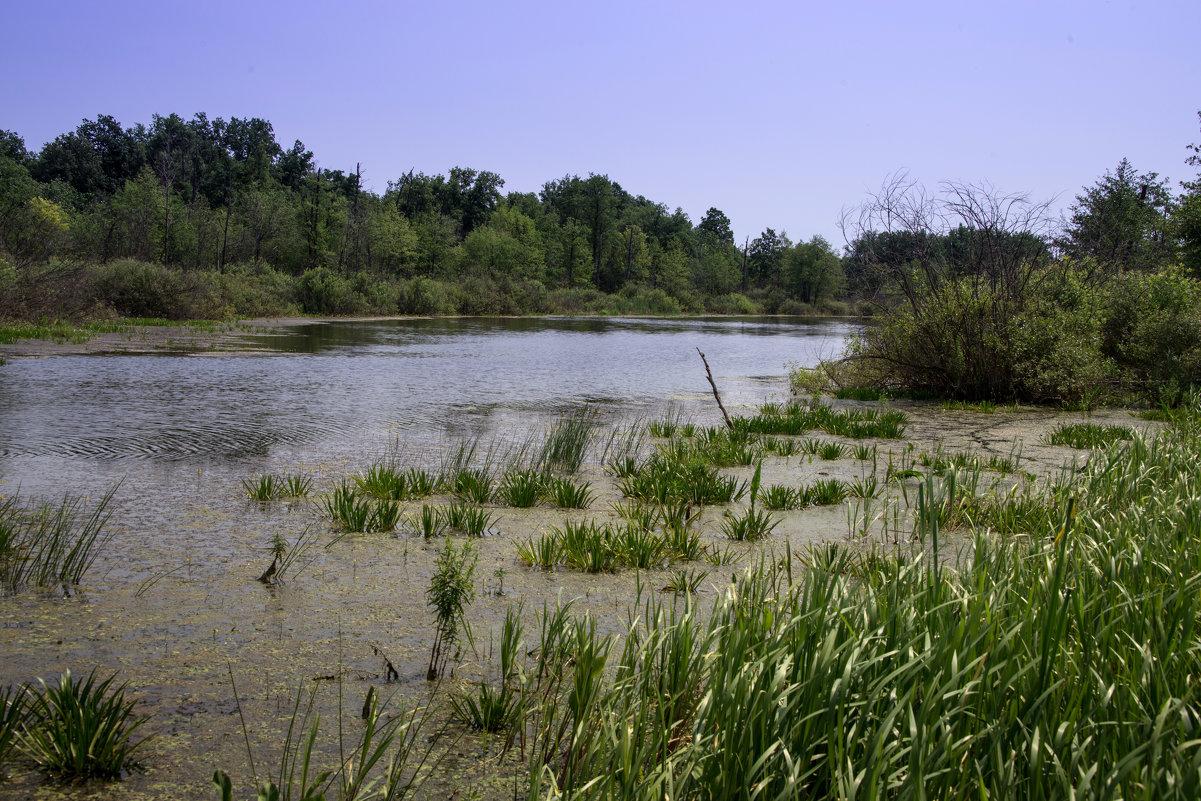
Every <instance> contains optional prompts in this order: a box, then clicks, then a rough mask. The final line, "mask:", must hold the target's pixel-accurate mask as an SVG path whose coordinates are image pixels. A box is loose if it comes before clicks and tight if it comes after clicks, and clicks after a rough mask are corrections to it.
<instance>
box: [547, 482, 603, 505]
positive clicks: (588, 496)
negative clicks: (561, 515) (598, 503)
mask: <svg viewBox="0 0 1201 801" xmlns="http://www.w3.org/2000/svg"><path fill="white" fill-rule="evenodd" d="M546 496H547V499H548V500H550V502H551V503H553V504H554V505H555V506H557V507H559V508H560V509H587V508H588V507H589V506H590V505H591V504H592V498H593V492H592V485H591V484H589V483H588V482H587V481H583V482H579V483H577V482H575V481H572V480H571V479H569V478H555V479H551V480H550V481H549V482H548V483H547V485H546Z"/></svg>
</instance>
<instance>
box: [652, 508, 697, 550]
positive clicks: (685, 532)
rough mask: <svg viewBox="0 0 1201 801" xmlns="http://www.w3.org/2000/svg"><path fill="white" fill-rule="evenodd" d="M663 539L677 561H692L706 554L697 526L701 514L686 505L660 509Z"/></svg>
mask: <svg viewBox="0 0 1201 801" xmlns="http://www.w3.org/2000/svg"><path fill="white" fill-rule="evenodd" d="M660 516H661V519H662V525H663V539H664V540H665V541H666V543H667V548H668V549H669V550H670V551H671V554H672V556H674V557H675V558H676V559H683V560H685V561H692V560H694V559H699V558H701V556H702V555H703V554H704V546H703V545H702V544H701V532H700V528H699V527H698V526H697V525H696V523H697V520H698V519H700V512H699V511H694V510H693V508H692V507H691V506H690V505H688V504H686V503H675V504H671V505H668V506H664V507H661V508H660Z"/></svg>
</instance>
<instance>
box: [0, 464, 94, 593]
mask: <svg viewBox="0 0 1201 801" xmlns="http://www.w3.org/2000/svg"><path fill="white" fill-rule="evenodd" d="M116 490H117V488H116V487H113V488H112V489H110V490H109V491H108V492H107V493H105V494H104V496H103V497H102V498H101V499H100V500H99V501H98V502H97V503H96V504H95V505H94V506H92V507H91V509H88V508H87V507H86V506H85V503H84V501H85V499H83V498H80V497H77V496H71V495H66V496H64V497H63V499H62V500H61V501H60V502H59V503H58V504H57V505H54V504H50V503H33V504H27V503H23V502H22V501H21V499H20V497H19V496H18V495H16V494H14V495H11V496H9V497H8V498H5V499H3V501H2V502H0V591H3V592H17V591H18V590H20V589H21V588H23V587H53V586H61V587H64V588H66V587H70V586H73V585H76V584H79V583H80V581H82V580H83V576H84V574H85V573H86V572H87V571H88V569H89V568H91V566H92V565H93V564H94V563H95V561H96V559H97V558H98V557H99V556H100V553H101V552H102V551H103V550H104V549H105V548H106V547H107V546H108V544H109V542H110V540H111V538H112V535H111V534H110V533H109V532H106V531H105V528H104V527H105V526H106V525H107V524H108V520H109V516H110V514H111V513H110V512H109V510H108V506H109V503H110V502H111V501H112V498H113V494H114V493H115V492H116Z"/></svg>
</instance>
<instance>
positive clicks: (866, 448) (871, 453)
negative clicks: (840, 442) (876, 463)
mask: <svg viewBox="0 0 1201 801" xmlns="http://www.w3.org/2000/svg"><path fill="white" fill-rule="evenodd" d="M851 455H852V456H854V457H855V458H856V459H858V460H859V461H861V462H869V461H873V460H874V459H875V458H876V446H875V445H868V444H865V443H857V444H855V445H852V446H851Z"/></svg>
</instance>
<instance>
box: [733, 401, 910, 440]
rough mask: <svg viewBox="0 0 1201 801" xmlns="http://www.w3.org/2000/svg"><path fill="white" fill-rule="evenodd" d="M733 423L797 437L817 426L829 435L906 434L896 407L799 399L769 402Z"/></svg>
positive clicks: (885, 436)
mask: <svg viewBox="0 0 1201 801" xmlns="http://www.w3.org/2000/svg"><path fill="white" fill-rule="evenodd" d="M732 423H733V428H734V430H736V431H746V432H750V433H754V434H760V435H764V434H787V435H790V436H796V435H800V434H804V433H806V432H808V431H810V430H812V429H815V428H816V429H821V430H822V431H825V432H826V433H827V434H833V435H835V436H842V437H848V438H850V439H864V438H867V437H875V438H879V439H900V438H901V437H903V436H905V415H904V413H903V412H900V411H898V410H896V409H887V408H885V409H881V408H876V407H852V408H842V409H838V408H834V407H832V406H827V405H824V404H821V403H802V402H801V401H797V400H794V401H791V402H789V403H787V404H783V405H775V404H769V405H766V406H764V407H761V409H760V411H759V413H758V414H756V415H752V416H750V417H735V418H734V419H733V421H732Z"/></svg>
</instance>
